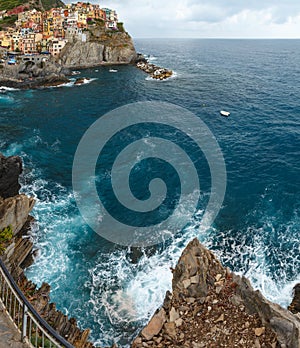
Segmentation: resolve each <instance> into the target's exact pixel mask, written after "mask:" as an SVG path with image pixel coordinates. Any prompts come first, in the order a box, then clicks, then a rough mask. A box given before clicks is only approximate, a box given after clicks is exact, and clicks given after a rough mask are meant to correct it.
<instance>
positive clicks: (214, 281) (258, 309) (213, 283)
mask: <svg viewBox="0 0 300 348" xmlns="http://www.w3.org/2000/svg"><path fill="white" fill-rule="evenodd" d="M172 290H173V291H172V293H170V292H167V294H166V297H165V300H164V303H163V306H162V307H161V308H160V309H158V310H157V311H156V313H155V314H154V315H153V317H152V318H151V320H150V322H149V323H148V325H147V326H146V327H145V328H144V329H143V330H142V331H141V332H140V334H139V336H138V337H137V338H136V339H135V340H134V342H133V343H132V348H142V347H143V348H144V347H146V348H147V347H157V348H163V347H170V348H173V347H174V348H175V347H176V348H179V347H180V348H184V347H186V348H206V347H210V348H213V347H215V348H219V347H228V348H232V347H247V348H250V347H253V348H260V347H269V348H277V347H286V348H288V347H290V348H296V347H300V319H299V317H298V316H297V315H293V314H292V313H290V312H289V311H288V310H285V309H283V308H281V307H280V306H279V305H276V304H274V303H271V302H269V301H268V300H266V299H265V298H264V297H263V296H262V295H261V293H260V292H259V291H254V290H253V288H252V287H251V285H250V283H249V281H248V280H247V279H246V278H244V277H240V276H237V275H236V274H234V273H232V272H230V270H229V269H226V268H224V267H223V266H222V264H221V263H220V262H219V261H218V260H217V258H216V257H215V256H214V254H213V253H211V252H210V251H209V250H207V249H206V248H205V247H204V246H203V245H201V244H200V242H199V241H198V240H197V239H194V240H193V241H192V242H190V243H189V245H188V246H187V247H186V249H185V250H184V251H183V254H182V256H181V257H180V259H179V261H178V264H177V266H176V268H175V270H173V282H172Z"/></svg>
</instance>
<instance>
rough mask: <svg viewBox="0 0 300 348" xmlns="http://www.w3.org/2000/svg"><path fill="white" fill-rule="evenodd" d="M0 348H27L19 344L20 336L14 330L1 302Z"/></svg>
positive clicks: (25, 345) (27, 347) (23, 344)
mask: <svg viewBox="0 0 300 348" xmlns="http://www.w3.org/2000/svg"><path fill="white" fill-rule="evenodd" d="M0 348H29V346H28V345H27V344H25V343H22V342H21V334H20V332H19V331H18V330H17V329H16V327H15V326H14V324H13V323H12V321H11V320H10V318H9V316H8V314H7V313H6V311H5V309H4V306H3V304H2V302H0Z"/></svg>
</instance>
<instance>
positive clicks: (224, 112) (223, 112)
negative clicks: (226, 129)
mask: <svg viewBox="0 0 300 348" xmlns="http://www.w3.org/2000/svg"><path fill="white" fill-rule="evenodd" d="M220 114H221V115H222V116H225V117H228V116H229V115H230V112H229V111H224V110H221V111H220Z"/></svg>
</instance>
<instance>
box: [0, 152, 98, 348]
mask: <svg viewBox="0 0 300 348" xmlns="http://www.w3.org/2000/svg"><path fill="white" fill-rule="evenodd" d="M0 163H1V167H0V188H1V189H2V191H1V192H2V193H3V192H4V193H5V194H7V195H10V194H14V193H16V194H17V195H15V196H13V197H8V198H6V199H3V198H1V197H0V231H1V230H2V229H3V228H5V227H7V226H9V225H11V227H12V229H13V232H14V235H13V238H12V239H11V240H10V241H9V245H7V246H6V249H5V250H4V252H3V255H1V258H2V260H3V262H4V263H5V265H6V268H7V269H8V270H9V272H10V274H11V275H12V276H13V278H14V279H15V281H16V283H17V284H18V286H19V288H20V289H21V291H23V293H24V294H25V296H26V297H27V298H28V300H29V301H30V302H31V304H32V305H33V306H34V307H35V309H36V310H37V311H38V312H39V314H40V315H41V316H42V317H43V318H44V319H45V320H46V321H47V322H48V323H49V324H50V325H51V326H52V327H53V328H54V329H55V330H56V331H57V332H58V333H59V334H60V335H61V336H62V337H65V338H66V339H67V340H68V341H69V342H70V343H71V344H73V345H74V347H75V348H93V344H92V343H91V342H89V341H88V337H89V333H90V330H89V329H87V330H80V329H79V327H78V326H77V322H76V320H75V319H74V318H70V319H69V318H68V316H66V315H64V314H63V313H62V312H60V311H58V310H57V309H56V306H55V304H53V303H50V286H49V284H47V283H43V284H42V286H41V288H40V289H37V287H36V285H35V284H33V283H32V282H31V281H28V279H27V278H26V276H25V274H24V270H23V269H22V267H24V265H29V264H30V261H29V260H28V259H29V258H30V255H31V253H32V248H33V243H32V240H31V239H30V238H29V236H28V232H29V227H30V224H31V222H32V220H33V218H32V217H30V216H29V213H30V211H31V209H32V208H33V205H34V199H33V198H29V197H27V196H25V195H24V194H21V195H18V189H19V186H18V175H19V174H20V173H21V169H22V165H21V161H20V160H19V158H18V157H13V158H8V159H6V158H5V157H3V156H1V157H0ZM9 173H10V174H9ZM9 179H12V180H11V186H12V188H10V187H8V186H7V185H6V183H7V181H8V182H9ZM7 187H8V189H7ZM9 189H11V190H9ZM12 189H13V190H12Z"/></svg>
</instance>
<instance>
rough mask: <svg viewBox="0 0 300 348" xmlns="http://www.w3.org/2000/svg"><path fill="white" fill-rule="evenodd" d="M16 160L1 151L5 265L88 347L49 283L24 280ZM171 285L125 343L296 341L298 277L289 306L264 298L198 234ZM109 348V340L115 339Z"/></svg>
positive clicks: (199, 347)
mask: <svg viewBox="0 0 300 348" xmlns="http://www.w3.org/2000/svg"><path fill="white" fill-rule="evenodd" d="M21 173H22V161H21V159H20V158H19V157H17V156H13V157H4V156H3V155H1V154H0V232H1V231H4V230H5V229H6V228H8V227H10V228H11V230H12V232H13V233H12V234H13V236H12V238H9V240H7V241H4V242H2V243H1V245H0V247H1V248H0V249H1V253H2V254H1V258H2V260H3V261H4V263H5V265H6V267H7V269H8V270H9V272H10V273H11V275H12V276H13V278H14V279H15V281H16V282H17V284H18V286H19V287H20V289H21V290H22V291H23V293H24V294H25V295H26V296H27V298H28V299H29V301H30V302H31V304H32V305H33V306H34V307H35V308H36V310H37V311H38V312H39V313H40V315H41V316H42V317H43V318H44V319H45V320H46V321H47V322H48V323H49V324H50V325H51V326H52V327H53V328H54V329H55V330H56V331H57V332H58V333H59V334H60V335H61V336H62V337H64V338H65V339H67V340H68V341H69V342H70V343H71V344H73V345H74V347H76V348H94V346H93V344H92V343H91V342H89V340H88V337H89V333H90V331H89V329H86V330H81V329H80V328H79V327H78V326H77V322H76V319H75V318H68V316H66V315H64V314H63V313H62V312H61V311H59V310H57V309H56V306H55V304H54V303H51V302H50V286H49V284H47V283H43V284H42V286H41V288H39V289H38V288H37V287H36V285H35V284H33V283H32V282H31V281H29V280H28V279H27V278H26V276H25V274H24V269H25V268H26V267H28V266H29V265H31V264H32V262H33V249H34V246H33V243H32V240H31V238H30V228H31V225H32V223H34V219H33V218H32V217H31V216H30V212H31V210H32V208H33V206H34V204H35V201H34V199H33V198H31V197H27V196H26V195H24V194H19V189H20V184H19V176H20V174H21ZM172 272H173V281H172V292H169V291H168V292H167V293H166V296H165V300H164V302H163V304H162V307H160V308H158V309H157V310H156V312H155V313H154V315H153V317H152V318H151V319H150V321H149V323H148V324H147V325H146V326H145V327H144V328H143V329H142V330H141V332H140V334H139V335H138V337H136V338H135V340H134V342H133V343H132V345H131V347H132V348H144V347H146V348H147V347H156V348H164V347H170V348H206V347H211V348H213V347H215V348H219V347H228V348H232V347H245V348H252V347H253V348H262V347H266V348H279V347H281V348H300V284H296V286H295V288H294V298H293V301H292V303H291V304H290V306H289V307H288V309H284V308H282V307H281V306H279V305H277V304H275V303H272V302H270V301H268V300H267V299H266V298H264V297H263V296H262V294H261V293H260V292H259V291H258V290H254V289H253V288H252V286H251V284H250V282H249V281H248V280H247V279H246V278H245V277H243V276H239V275H237V274H235V273H233V272H231V271H230V270H229V269H228V268H226V267H224V266H223V265H222V264H221V263H220V261H219V260H218V259H217V258H216V256H215V255H214V254H213V253H212V252H211V251H209V250H207V249H206V248H205V247H204V246H203V245H202V244H201V243H200V242H199V241H198V240H197V239H194V240H193V241H191V242H190V243H189V244H188V246H187V247H186V248H185V249H184V251H183V253H182V255H181V257H180V259H179V261H178V263H177V265H176V268H175V269H172ZM115 347H116V346H115Z"/></svg>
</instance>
